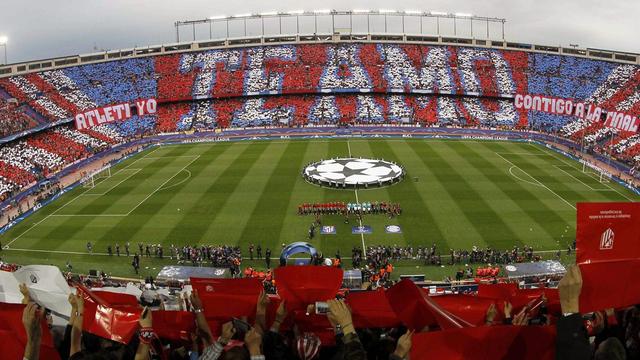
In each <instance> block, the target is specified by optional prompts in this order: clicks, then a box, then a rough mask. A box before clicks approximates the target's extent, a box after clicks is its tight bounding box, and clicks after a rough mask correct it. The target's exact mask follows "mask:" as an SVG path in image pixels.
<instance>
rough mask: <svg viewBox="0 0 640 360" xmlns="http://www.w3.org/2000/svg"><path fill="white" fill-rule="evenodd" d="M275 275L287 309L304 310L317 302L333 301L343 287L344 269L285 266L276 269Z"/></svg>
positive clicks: (279, 292)
mask: <svg viewBox="0 0 640 360" xmlns="http://www.w3.org/2000/svg"><path fill="white" fill-rule="evenodd" d="M274 275H275V278H276V287H277V288H278V294H280V297H281V298H282V299H283V300H284V301H286V303H287V309H296V310H304V309H306V306H307V305H309V304H313V303H315V302H316V301H326V300H329V299H332V298H334V297H335V296H336V294H337V293H338V290H340V286H341V285H342V269H339V268H334V267H329V266H285V267H279V268H277V269H275V271H274Z"/></svg>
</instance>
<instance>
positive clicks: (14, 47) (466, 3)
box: [0, 0, 640, 62]
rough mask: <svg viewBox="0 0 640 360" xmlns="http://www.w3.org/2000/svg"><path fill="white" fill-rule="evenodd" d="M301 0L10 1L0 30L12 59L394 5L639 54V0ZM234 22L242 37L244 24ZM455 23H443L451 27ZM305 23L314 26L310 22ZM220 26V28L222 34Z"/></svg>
mask: <svg viewBox="0 0 640 360" xmlns="http://www.w3.org/2000/svg"><path fill="white" fill-rule="evenodd" d="M302 4H304V6H301V2H300V1H292V0H281V1H272V0H271V1H259V2H258V1H246V0H244V1H243V0H238V1H232V2H231V1H211V0H206V1H205V0H181V1H175V0H30V1H22V0H5V1H3V9H2V12H1V13H0V34H6V35H7V36H9V39H10V42H9V45H8V51H9V60H10V61H11V62H18V61H27V60H34V59H43V58H50V57H57V56H64V55H71V54H78V53H90V52H93V51H95V49H98V50H101V49H122V48H130V47H134V46H147V45H156V44H161V43H170V42H174V41H175V29H174V27H173V23H174V22H175V21H176V20H186V19H199V18H206V17H209V16H212V15H220V14H222V15H233V14H239V13H247V12H253V13H257V12H264V11H272V10H280V11H286V10H293V9H300V8H301V7H302V8H303V9H305V10H313V9H314V8H335V9H341V10H342V9H355V8H365V9H379V8H395V9H398V10H404V9H420V10H439V11H447V12H464V13H474V14H476V15H481V16H496V17H504V18H506V19H507V24H506V37H507V39H508V40H512V41H518V42H526V43H536V44H548V45H564V46H568V45H569V43H577V44H580V46H581V47H593V48H602V49H612V50H619V51H628V52H640V46H639V45H638V44H639V43H638V41H637V38H636V35H637V34H638V33H640V25H639V22H638V21H637V20H636V19H635V18H634V16H633V15H632V14H639V13H640V1H635V0H618V1H607V2H603V1H600V0H580V1H578V0H565V1H558V0H554V1H552V0H536V1H524V0H510V1H506V0H486V1H477V0H457V1H451V0H447V1H445V0H434V1H431V2H430V3H429V5H428V6H429V8H425V6H426V5H425V3H424V1H415V0H404V1H403V0H399V1H398V0H397V1H380V0H366V1H365V0H353V1H350V2H348V3H346V2H345V1H344V0H323V1H318V2H309V1H305V2H303V3H302ZM235 26H236V28H235V29H236V31H237V32H238V35H240V34H241V31H242V28H243V26H242V25H241V24H236V25H235ZM465 26H467V27H465ZM476 26H477V25H476ZM451 27H452V25H451V24H449V25H447V24H443V25H442V29H449V30H448V31H450V29H451ZM377 28H381V27H380V26H378V27H377ZM304 29H305V30H306V31H310V29H311V27H310V26H307V27H305V28H304ZM425 29H433V26H431V27H430V26H425ZM492 29H493V28H492ZM459 30H460V31H461V32H463V33H464V32H465V31H467V32H468V25H465V24H459ZM494 30H495V32H494V34H495V35H494V36H492V37H493V38H499V37H500V36H499V30H498V29H494ZM431 31H433V30H431ZM223 32H224V31H222V29H219V30H218V33H219V34H222V33H223ZM474 34H475V35H476V36H477V37H483V36H485V30H484V27H481V28H480V29H477V28H476V30H475V31H474ZM197 35H198V37H206V36H208V30H207V29H202V30H201V31H199V32H198V34H197ZM187 36H189V37H190V36H191V33H190V31H187V30H186V29H185V31H184V34H183V39H185V38H186V37H187Z"/></svg>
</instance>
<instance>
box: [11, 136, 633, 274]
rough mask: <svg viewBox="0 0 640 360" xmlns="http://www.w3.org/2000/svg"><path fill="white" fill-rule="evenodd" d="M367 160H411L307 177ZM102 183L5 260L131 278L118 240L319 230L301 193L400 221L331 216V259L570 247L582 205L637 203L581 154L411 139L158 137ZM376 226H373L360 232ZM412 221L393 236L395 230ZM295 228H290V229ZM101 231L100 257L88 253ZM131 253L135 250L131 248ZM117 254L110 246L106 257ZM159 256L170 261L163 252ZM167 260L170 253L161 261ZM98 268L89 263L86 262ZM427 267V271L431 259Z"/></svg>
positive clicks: (27, 228)
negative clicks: (324, 181) (359, 182)
mask: <svg viewBox="0 0 640 360" xmlns="http://www.w3.org/2000/svg"><path fill="white" fill-rule="evenodd" d="M338 157H354V158H358V157H366V158H373V159H385V160H387V161H391V162H393V163H396V164H398V165H400V166H402V167H403V169H404V170H405V171H406V173H407V174H406V178H405V179H404V180H402V181H399V182H398V183H396V184H394V185H393V186H390V187H383V188H368V189H362V188H361V189H331V188H327V187H324V188H322V187H318V186H313V185H312V184H309V183H308V182H307V181H306V180H305V179H304V178H303V177H302V176H300V173H301V170H302V169H303V168H304V167H305V166H306V165H307V164H310V163H313V162H317V161H320V160H321V159H331V158H338ZM110 171H111V176H110V177H107V178H104V179H100V180H98V181H96V183H95V185H94V186H93V187H88V188H82V187H77V188H75V189H74V190H73V191H71V192H69V193H68V194H66V195H65V196H63V197H62V198H60V199H58V200H56V201H54V202H53V203H51V204H49V205H47V206H45V207H43V208H42V209H41V210H39V211H38V212H36V213H35V214H34V215H32V216H30V217H28V218H27V219H26V220H24V221H22V222H21V223H19V224H17V225H16V226H15V227H13V228H12V229H10V230H9V231H7V232H6V233H5V234H3V235H2V244H3V246H4V247H5V249H4V254H3V255H4V256H5V257H6V258H8V259H11V260H12V261H16V262H19V261H20V260H21V258H22V259H24V258H28V257H29V256H31V255H34V254H37V255H38V256H39V257H41V258H44V259H43V261H44V262H47V261H50V262H51V263H56V264H60V265H62V264H63V263H64V262H66V261H70V262H72V263H76V264H81V265H80V266H89V267H90V266H92V265H93V266H94V267H97V268H104V269H106V271H109V272H111V273H113V274H114V275H122V276H127V275H130V273H131V269H130V266H129V262H128V261H127V260H126V259H118V258H116V256H115V255H114V256H113V258H110V257H107V256H106V255H107V254H106V249H107V247H108V246H109V245H111V246H115V245H116V244H119V245H120V246H122V247H124V245H125V243H127V242H129V243H130V244H131V247H132V248H137V245H138V244H139V243H143V244H162V245H163V246H164V247H166V248H169V246H170V245H171V244H173V245H175V246H181V245H186V244H189V245H195V244H210V245H222V244H227V245H238V246H240V248H241V249H242V251H243V255H244V256H245V257H246V256H247V255H246V251H247V248H248V246H249V244H261V245H262V247H263V248H270V249H272V250H273V251H274V252H276V253H277V252H279V250H280V249H281V244H284V243H286V244H288V243H292V242H295V241H305V240H307V234H308V227H309V224H310V222H311V221H312V219H310V218H305V217H302V216H298V215H297V214H296V209H297V207H298V206H299V205H300V204H303V203H314V202H318V203H320V202H331V201H341V202H345V203H365V202H385V201H386V202H390V203H398V204H400V205H401V206H402V209H403V212H402V215H399V216H397V217H392V218H390V217H387V216H372V215H365V216H363V217H362V218H361V219H356V218H352V219H351V220H350V222H349V223H346V222H345V221H344V218H343V217H342V216H338V215H326V216H323V217H322V225H330V226H333V227H335V230H336V231H335V235H318V236H315V237H314V238H313V239H312V240H310V242H311V243H312V244H313V245H314V246H316V247H317V248H318V249H319V250H320V251H322V252H323V253H325V254H326V255H327V256H333V255H334V254H335V253H336V252H337V251H340V253H341V254H343V256H347V257H348V255H349V254H350V253H351V250H352V248H353V247H354V246H357V247H362V248H365V247H367V246H375V245H398V246H406V245H411V246H414V247H417V246H431V245H432V244H433V243H435V244H436V245H437V246H438V248H439V249H449V248H453V249H458V248H460V249H462V248H464V249H467V248H471V247H473V246H478V247H480V248H484V247H487V246H491V247H492V248H497V249H509V248H512V247H513V246H518V247H522V246H523V245H527V246H533V248H534V250H536V251H545V252H554V251H556V250H557V249H565V248H566V247H567V245H568V244H570V243H571V242H572V241H573V235H572V234H574V233H575V204H576V202H579V201H632V200H637V196H636V195H634V194H632V193H631V192H630V191H628V190H627V189H625V188H623V187H622V186H619V185H618V184H617V183H601V182H599V181H598V178H597V176H595V175H590V174H586V173H583V172H582V171H581V168H580V164H579V163H578V162H575V161H573V160H571V159H569V158H566V157H564V156H562V155H560V154H558V153H556V152H554V151H552V150H549V149H547V148H545V147H543V146H540V145H535V144H531V143H517V142H494V141H467V140H417V139H416V140H412V139H386V140H380V139H370V140H365V139H351V140H289V141H259V142H255V141H254V142H249V141H247V142H226V143H204V144H197V145H167V146H159V147H153V148H152V149H149V150H146V151H144V152H143V153H141V154H139V155H136V156H134V157H132V158H130V159H127V160H125V161H123V162H121V163H119V164H117V165H115V166H113V167H112V168H111V169H110ZM353 226H367V227H370V228H371V233H370V234H363V233H360V234H352V231H351V230H352V227H353ZM388 226H393V227H397V228H398V229H401V231H399V232H397V233H388V232H387V231H385V228H386V227H388ZM285 229H286V231H284V230H285ZM91 239H93V240H92V243H93V246H94V249H95V250H94V251H95V252H94V254H93V256H92V255H89V254H87V251H86V243H87V241H89V240H91ZM132 252H133V251H132ZM97 255H105V256H97ZM154 261H155V262H154V265H155V264H157V263H158V260H154ZM163 261H165V263H167V264H169V263H170V260H169V259H166V260H163ZM85 264H86V265H85ZM425 271H427V272H428V268H427V269H425Z"/></svg>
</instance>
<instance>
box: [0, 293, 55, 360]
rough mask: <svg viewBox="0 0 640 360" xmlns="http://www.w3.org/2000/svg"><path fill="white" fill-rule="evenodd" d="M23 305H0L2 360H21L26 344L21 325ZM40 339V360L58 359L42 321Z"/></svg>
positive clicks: (25, 335) (44, 323)
mask: <svg viewBox="0 0 640 360" xmlns="http://www.w3.org/2000/svg"><path fill="white" fill-rule="evenodd" d="M24 308H25V305H23V304H5V303H0V337H1V338H2V350H1V351H2V355H1V356H0V357H1V358H2V359H6V360H22V358H23V355H24V348H25V346H26V344H27V333H26V332H25V330H24V325H23V324H22V313H23V311H24ZM41 326H42V339H41V343H40V358H41V359H53V360H57V359H60V355H59V354H58V352H57V351H56V349H55V347H54V346H53V340H52V339H51V333H50V332H49V327H48V326H47V322H46V320H44V319H43V320H42V325H41Z"/></svg>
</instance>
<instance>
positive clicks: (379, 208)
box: [298, 201, 402, 217]
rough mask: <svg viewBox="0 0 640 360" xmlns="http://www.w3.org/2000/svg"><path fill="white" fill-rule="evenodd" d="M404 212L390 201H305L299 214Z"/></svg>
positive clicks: (299, 208)
mask: <svg viewBox="0 0 640 360" xmlns="http://www.w3.org/2000/svg"><path fill="white" fill-rule="evenodd" d="M401 213H402V208H401V207H400V204H397V203H388V202H384V201H381V202H378V201H375V202H363V203H344V202H341V201H336V202H328V203H304V204H302V205H299V206H298V215H345V216H346V215H367V214H385V215H388V216H389V217H393V216H399V215H400V214H401Z"/></svg>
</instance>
